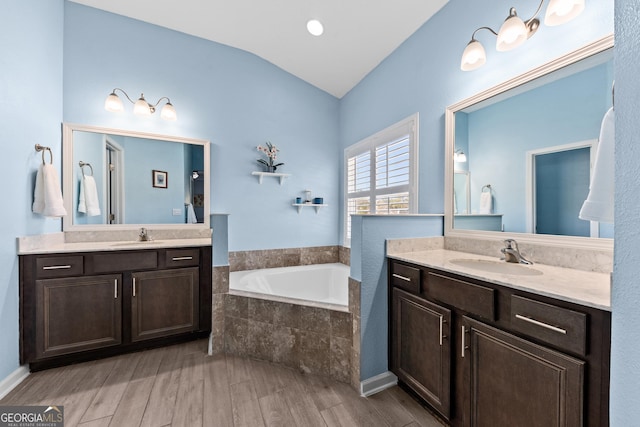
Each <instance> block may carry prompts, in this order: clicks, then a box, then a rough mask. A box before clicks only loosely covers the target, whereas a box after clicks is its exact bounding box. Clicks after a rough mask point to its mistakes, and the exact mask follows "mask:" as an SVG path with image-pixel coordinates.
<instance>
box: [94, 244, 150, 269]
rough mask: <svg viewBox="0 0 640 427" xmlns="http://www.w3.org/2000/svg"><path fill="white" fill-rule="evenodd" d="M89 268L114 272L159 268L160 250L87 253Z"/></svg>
mask: <svg viewBox="0 0 640 427" xmlns="http://www.w3.org/2000/svg"><path fill="white" fill-rule="evenodd" d="M87 257H88V258H89V260H88V261H87V269H90V270H91V273H92V274H95V273H112V272H121V271H131V270H149V269H153V268H158V251H155V250H150V251H135V252H131V251H124V252H120V251H118V252H113V253H106V252H100V253H94V254H91V255H87Z"/></svg>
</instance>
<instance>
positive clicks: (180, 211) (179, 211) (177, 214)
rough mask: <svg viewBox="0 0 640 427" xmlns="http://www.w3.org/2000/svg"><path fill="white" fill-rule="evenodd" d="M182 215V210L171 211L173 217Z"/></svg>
mask: <svg viewBox="0 0 640 427" xmlns="http://www.w3.org/2000/svg"><path fill="white" fill-rule="evenodd" d="M180 215H182V209H179V208H178V209H174V210H173V216H180Z"/></svg>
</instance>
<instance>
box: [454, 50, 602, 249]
mask: <svg viewBox="0 0 640 427" xmlns="http://www.w3.org/2000/svg"><path fill="white" fill-rule="evenodd" d="M612 56H613V54H612V52H611V50H610V49H609V50H608V51H605V52H603V53H601V54H598V55H596V56H594V57H590V58H587V59H585V60H583V61H580V62H579V63H577V64H574V65H572V66H569V67H565V68H563V69H560V70H558V71H556V72H554V73H552V74H550V75H548V76H544V77H542V78H539V79H536V80H534V81H532V82H531V83H529V84H526V85H524V86H520V87H516V88H514V89H511V90H510V91H508V92H507V93H503V94H501V95H498V96H494V97H493V98H490V99H488V100H485V101H483V102H480V103H478V104H475V105H472V106H470V107H468V108H465V109H464V110H461V111H457V112H456V113H455V148H454V150H455V152H456V153H455V154H454V156H453V158H454V171H455V173H454V213H455V214H454V228H458V229H474V230H491V231H505V232H517V233H536V234H550V235H563V236H582V237H606V238H612V237H613V224H608V223H604V222H600V223H598V222H595V221H585V220H582V219H580V218H579V217H578V213H579V212H580V209H581V207H582V204H583V203H584V201H585V199H586V198H587V195H588V193H589V185H590V177H591V174H592V173H593V163H594V156H595V152H596V147H597V143H598V137H599V133H600V126H601V123H602V120H603V117H604V115H605V113H606V112H607V111H608V110H609V109H610V108H611V106H612V89H611V88H612V84H613V59H612ZM459 152H464V154H465V156H464V160H465V161H464V162H462V161H459V155H458V153H459ZM466 180H468V182H469V184H468V185H467V186H466V188H465V185H466V184H465V182H466ZM487 188H489V191H487ZM467 193H468V199H469V204H468V205H465V200H466V197H467V196H466V194H467ZM487 193H489V194H490V195H487ZM483 197H484V198H485V201H486V200H487V198H488V197H489V198H490V199H489V200H490V202H491V203H490V208H491V209H490V211H489V212H487V210H483V209H482V208H483V206H482V203H481V201H482V198H483ZM487 214H491V215H492V216H493V218H491V220H489V219H490V218H488V217H486V215H487ZM498 217H499V218H498ZM498 219H499V222H497V221H498Z"/></svg>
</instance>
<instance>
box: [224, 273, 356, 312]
mask: <svg viewBox="0 0 640 427" xmlns="http://www.w3.org/2000/svg"><path fill="white" fill-rule="evenodd" d="M348 280H349V266H347V265H344V264H340V263H333V264H314V265H304V266H296V267H278V268H265V269H260V270H247V271H235V272H231V273H230V274H229V293H230V294H232V295H241V296H249V297H253V298H260V299H269V300H273V301H279V302H289V303H294V304H300V305H309V306H313V307H324V308H328V309H331V310H340V311H348V306H349V286H348Z"/></svg>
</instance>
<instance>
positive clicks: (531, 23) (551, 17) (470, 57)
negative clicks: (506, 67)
mask: <svg viewBox="0 0 640 427" xmlns="http://www.w3.org/2000/svg"><path fill="white" fill-rule="evenodd" d="M584 1H585V0H549V5H548V6H547V10H546V12H545V17H544V23H545V25H547V26H556V25H561V24H564V23H565V22H569V21H570V20H572V19H573V18H575V17H576V16H578V15H579V14H580V13H581V12H582V11H583V10H584ZM544 2H545V0H540V4H539V5H538V9H537V10H536V12H535V13H534V14H533V16H532V17H531V18H529V19H527V20H526V21H523V20H522V18H520V17H519V16H518V13H517V12H516V8H515V7H512V8H511V9H509V16H507V19H505V21H504V23H503V24H502V26H501V27H500V30H499V31H498V32H495V31H494V30H493V29H491V28H490V27H480V28H478V29H476V30H475V31H474V32H473V34H472V35H471V41H470V42H469V43H468V44H467V47H466V48H465V49H464V52H463V53H462V60H461V61H460V69H462V71H471V70H475V69H477V68H480V67H482V66H483V65H484V64H485V63H486V62H487V55H486V53H485V50H484V47H483V46H482V44H481V43H480V42H479V41H478V40H476V38H475V37H476V33H477V32H478V31H480V30H483V29H484V30H488V31H490V32H491V33H493V34H494V35H495V36H496V50H497V51H499V52H505V51H507V50H511V49H515V48H516V47H518V46H521V45H522V44H523V43H524V42H526V41H527V40H528V39H529V38H530V37H531V36H533V35H534V34H535V33H536V31H537V30H538V28H539V27H540V20H539V19H538V14H539V13H540V11H541V10H542V5H543V4H544Z"/></svg>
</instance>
